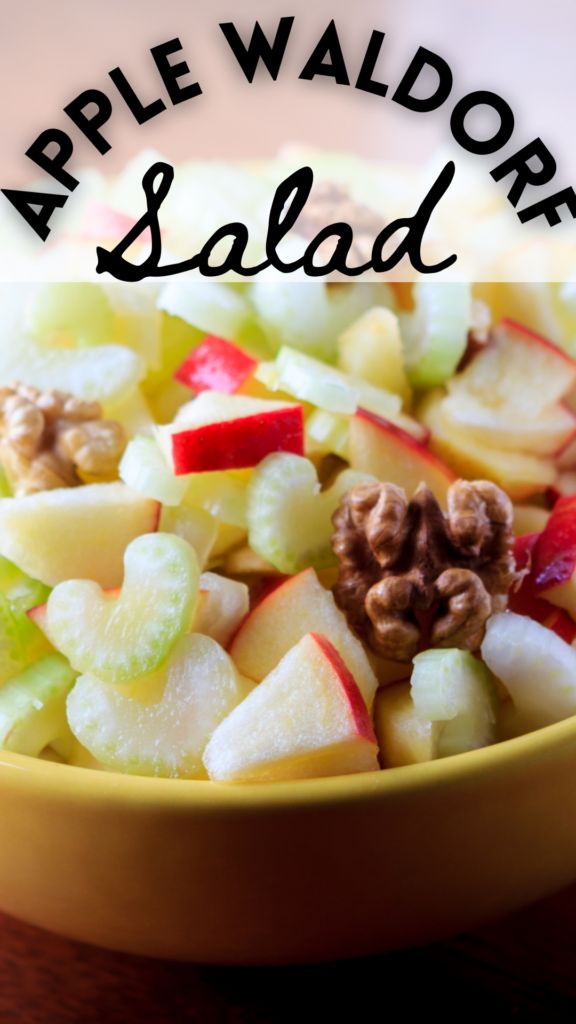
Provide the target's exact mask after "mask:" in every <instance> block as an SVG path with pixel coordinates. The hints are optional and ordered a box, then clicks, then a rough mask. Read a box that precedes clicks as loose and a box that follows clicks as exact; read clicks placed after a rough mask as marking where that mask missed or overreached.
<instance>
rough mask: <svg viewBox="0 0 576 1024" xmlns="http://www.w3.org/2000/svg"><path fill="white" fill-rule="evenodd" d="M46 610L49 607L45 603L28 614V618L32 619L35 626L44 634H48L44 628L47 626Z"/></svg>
mask: <svg viewBox="0 0 576 1024" xmlns="http://www.w3.org/2000/svg"><path fill="white" fill-rule="evenodd" d="M46 608H47V605H46V602H44V604H37V605H35V606H34V608H29V609H28V611H27V612H26V615H27V616H28V618H29V619H31V621H32V622H33V623H34V625H35V626H38V628H39V629H41V630H42V632H43V633H45V632H46V630H45V629H44V626H45V625H46Z"/></svg>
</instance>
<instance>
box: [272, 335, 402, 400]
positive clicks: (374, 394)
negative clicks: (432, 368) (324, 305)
mask: <svg viewBox="0 0 576 1024" xmlns="http://www.w3.org/2000/svg"><path fill="white" fill-rule="evenodd" d="M254 376H255V377H256V379H257V380H259V381H260V382H261V383H262V384H265V385H266V387H267V388H269V389H270V390H272V391H283V392H286V393H287V394H289V395H293V396H294V397H295V398H299V399H300V401H303V402H310V403H311V404H312V405H315V406H317V408H319V409H324V410H325V411H326V412H333V413H341V414H348V415H352V414H353V413H355V412H356V409H357V408H358V406H359V405H361V406H363V408H365V409H368V411H369V412H374V413H376V414H377V415H379V416H384V417H387V416H394V415H396V414H397V413H399V412H400V409H401V408H402V401H401V399H400V398H399V397H398V395H393V394H392V393H391V392H389V391H385V390H384V389H383V388H375V387H373V386H372V385H371V384H368V383H366V381H363V380H360V379H359V378H354V377H351V376H350V375H349V374H347V373H344V372H343V371H342V370H337V369H336V368H334V367H331V366H327V365H326V364H325V363H323V362H321V361H320V360H319V359H314V358H313V357H312V356H308V355H305V354H304V353H303V352H298V351H297V350H296V349H293V348H289V347H288V346H284V347H283V348H282V349H281V350H280V352H279V353H278V355H277V357H276V361H275V362H274V363H261V364H260V366H259V367H258V368H257V370H256V372H255V374H254Z"/></svg>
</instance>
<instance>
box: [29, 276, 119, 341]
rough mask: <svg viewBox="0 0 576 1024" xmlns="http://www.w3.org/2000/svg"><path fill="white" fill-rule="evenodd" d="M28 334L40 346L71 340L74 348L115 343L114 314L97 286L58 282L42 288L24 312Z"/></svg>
mask: <svg viewBox="0 0 576 1024" xmlns="http://www.w3.org/2000/svg"><path fill="white" fill-rule="evenodd" d="M28 323H29V327H30V330H31V332H32V334H33V335H34V336H35V337H36V338H38V340H39V341H41V342H42V343H44V344H50V343H51V342H53V341H56V343H57V342H58V340H59V338H61V337H62V336H63V337H64V339H66V338H69V339H72V340H73V341H74V342H75V343H76V344H78V345H105V344H107V343H109V342H111V341H115V340H116V338H115V336H114V335H115V323H114V311H113V309H112V307H111V305H110V303H109V301H108V298H107V297H106V295H105V293H104V291H103V289H102V288H101V287H100V286H99V285H97V284H89V283H69V282H58V283H55V284H46V285H43V286H42V287H41V288H40V289H39V290H38V291H37V292H36V293H35V295H34V297H33V300H32V304H31V307H30V309H29V312H28Z"/></svg>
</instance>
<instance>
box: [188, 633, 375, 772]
mask: <svg viewBox="0 0 576 1024" xmlns="http://www.w3.org/2000/svg"><path fill="white" fill-rule="evenodd" d="M203 760H204V765H205V767H206V770H207V771H208V774H209V776H210V778H211V779H212V780H214V781H216V782H267V781H272V780H276V781H278V780H281V779H302V778H316V777H318V776H325V775H347V774H350V773H352V772H366V771H375V770H376V769H377V768H378V745H377V741H376V736H375V734H374V730H373V728H372V723H371V721H370V716H369V714H368V711H367V709H366V705H365V703H364V700H363V698H362V695H361V693H360V691H359V689H358V686H357V685H356V682H355V680H354V678H353V676H352V675H351V673H350V671H349V669H348V668H347V666H346V665H345V663H344V661H343V660H342V658H341V657H340V655H339V653H338V651H337V650H336V648H335V647H333V645H332V644H331V643H330V641H329V640H327V639H326V637H325V636H321V635H319V634H316V633H309V634H308V635H306V636H304V637H303V638H302V639H301V640H300V641H299V643H298V644H296V646H295V647H293V648H292V649H291V650H289V651H288V652H287V654H285V656H284V657H283V658H282V661H281V662H280V663H279V664H278V665H277V666H276V668H275V669H273V671H272V672H271V673H270V675H268V676H267V677H266V679H264V681H263V682H262V683H260V685H259V686H257V687H256V688H255V689H254V690H253V691H252V693H250V694H249V696H248V697H247V698H246V699H245V700H244V701H243V702H242V704H240V705H238V707H236V708H235V709H234V711H232V712H231V714H229V715H228V717H227V718H225V719H224V721H223V722H222V723H221V725H219V726H218V728H217V729H216V731H215V732H214V734H213V736H212V738H211V740H210V742H209V743H208V745H207V747H206V750H205V752H204V759H203Z"/></svg>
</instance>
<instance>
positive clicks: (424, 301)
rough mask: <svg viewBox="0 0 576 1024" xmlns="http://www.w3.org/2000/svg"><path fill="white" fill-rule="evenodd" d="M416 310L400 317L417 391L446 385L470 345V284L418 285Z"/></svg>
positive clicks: (408, 363) (423, 283)
mask: <svg viewBox="0 0 576 1024" xmlns="http://www.w3.org/2000/svg"><path fill="white" fill-rule="evenodd" d="M414 299H415V304H416V308H415V310H414V312H413V313H404V314H402V315H401V316H400V327H401V331H402V340H403V342H404V347H405V355H406V369H407V372H408V377H409V380H410V383H411V384H413V385H414V387H417V388H428V387H434V386H436V385H438V384H443V383H444V381H445V380H447V379H448V378H449V377H451V376H452V374H453V373H454V371H455V370H456V367H457V366H458V363H459V362H460V359H461V358H462V356H463V354H464V352H465V350H466V344H467V338H468V331H469V328H470V325H471V323H472V292H471V288H470V285H468V284H461V283H454V282H429V281H424V282H418V283H417V284H415V285H414Z"/></svg>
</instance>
